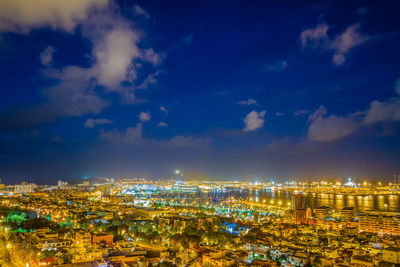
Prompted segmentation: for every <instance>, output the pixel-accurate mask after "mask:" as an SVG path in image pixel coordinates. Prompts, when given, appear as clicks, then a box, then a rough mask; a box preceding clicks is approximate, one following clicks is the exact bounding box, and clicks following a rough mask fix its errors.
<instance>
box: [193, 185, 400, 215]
mask: <svg viewBox="0 0 400 267" xmlns="http://www.w3.org/2000/svg"><path fill="white" fill-rule="evenodd" d="M200 197H206V198H213V199H215V200H216V201H219V200H224V199H227V198H231V197H234V198H235V199H240V198H242V199H246V200H249V199H250V198H252V199H253V200H254V201H256V202H260V203H261V202H263V200H266V203H270V201H271V200H273V201H274V203H279V202H282V205H286V203H289V202H291V201H292V197H293V193H292V192H288V191H267V190H231V191H227V192H223V193H221V192H220V193H212V192H209V193H208V194H207V193H201V194H200ZM314 201H315V207H319V206H329V207H331V208H332V209H334V210H336V211H338V210H340V209H342V208H344V207H355V208H356V210H357V211H364V210H389V211H400V197H399V196H398V195H367V196H359V195H343V194H342V195H340V194H314Z"/></svg>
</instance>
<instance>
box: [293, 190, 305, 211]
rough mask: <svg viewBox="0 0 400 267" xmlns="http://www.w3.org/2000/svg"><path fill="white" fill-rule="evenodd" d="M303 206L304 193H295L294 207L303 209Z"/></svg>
mask: <svg viewBox="0 0 400 267" xmlns="http://www.w3.org/2000/svg"><path fill="white" fill-rule="evenodd" d="M302 208H303V195H302V194H295V195H294V209H295V210H301V209H302Z"/></svg>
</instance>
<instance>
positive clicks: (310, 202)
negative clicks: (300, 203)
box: [306, 193, 315, 214]
mask: <svg viewBox="0 0 400 267" xmlns="http://www.w3.org/2000/svg"><path fill="white" fill-rule="evenodd" d="M306 207H308V208H310V209H311V213H312V214H314V209H315V208H314V196H313V194H312V193H308V194H307V197H306Z"/></svg>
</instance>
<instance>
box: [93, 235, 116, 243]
mask: <svg viewBox="0 0 400 267" xmlns="http://www.w3.org/2000/svg"><path fill="white" fill-rule="evenodd" d="M103 240H104V241H105V242H106V244H108V245H110V244H112V243H113V235H111V234H96V235H92V244H100V243H101V242H102V241H103Z"/></svg>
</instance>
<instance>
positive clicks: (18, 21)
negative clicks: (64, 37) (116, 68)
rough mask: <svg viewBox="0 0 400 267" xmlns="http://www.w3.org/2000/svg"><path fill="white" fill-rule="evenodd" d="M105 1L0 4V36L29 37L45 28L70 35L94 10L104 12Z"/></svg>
mask: <svg viewBox="0 0 400 267" xmlns="http://www.w3.org/2000/svg"><path fill="white" fill-rule="evenodd" d="M107 5H108V0H68V1H63V0H61V1H56V0H34V1H32V0H18V1H16V0H2V1H1V8H0V32H16V33H29V32H30V31H31V30H32V29H38V28H42V27H48V28H51V29H53V30H63V31H66V32H73V31H74V29H75V27H76V26H77V25H78V24H79V23H80V22H82V21H83V20H85V19H86V18H87V16H88V14H89V11H90V10H91V9H93V8H99V9H100V8H105V7H107Z"/></svg>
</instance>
